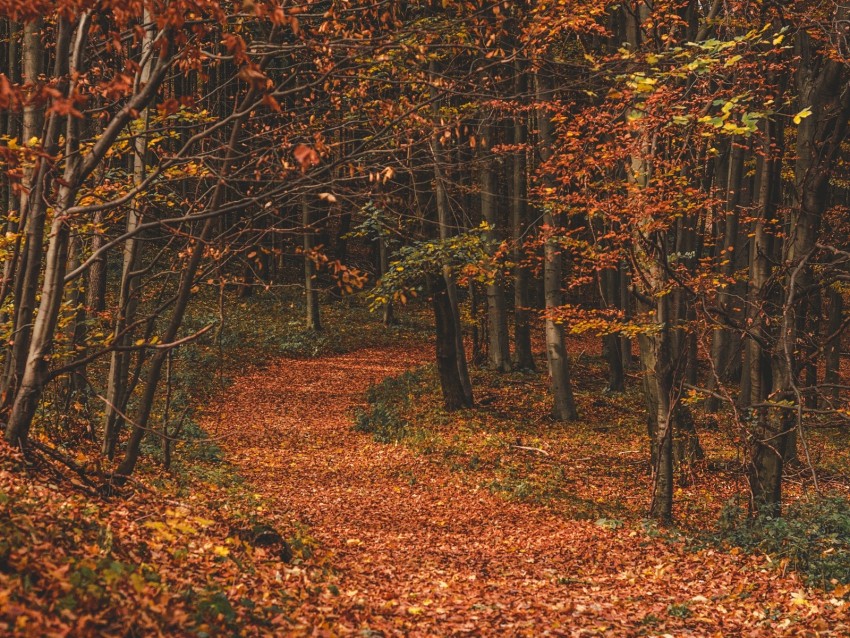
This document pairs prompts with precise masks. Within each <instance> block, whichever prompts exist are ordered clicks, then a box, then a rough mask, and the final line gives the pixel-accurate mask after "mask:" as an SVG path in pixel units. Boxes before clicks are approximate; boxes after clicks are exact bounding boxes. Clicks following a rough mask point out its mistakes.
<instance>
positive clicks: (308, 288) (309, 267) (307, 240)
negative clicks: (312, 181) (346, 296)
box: [301, 194, 322, 331]
mask: <svg viewBox="0 0 850 638" xmlns="http://www.w3.org/2000/svg"><path fill="white" fill-rule="evenodd" d="M309 197H310V195H309V194H306V195H304V196H303V198H302V199H301V223H302V225H303V226H304V295H305V296H304V300H305V305H306V308H307V315H306V322H307V330H313V331H318V330H321V329H322V321H321V317H320V316H319V291H318V287H317V285H316V262H315V261H313V258H312V253H313V238H314V232H313V212H312V211H313V207H312V204H311V202H310V200H309Z"/></svg>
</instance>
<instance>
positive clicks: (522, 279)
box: [511, 58, 536, 370]
mask: <svg viewBox="0 0 850 638" xmlns="http://www.w3.org/2000/svg"><path fill="white" fill-rule="evenodd" d="M526 90H527V82H526V75H525V72H524V70H523V68H522V61H521V60H520V59H519V58H518V59H517V61H516V62H515V63H514V93H515V94H516V95H517V96H521V95H523V94H524V93H525V92H526ZM527 141H528V116H527V115H526V114H525V113H519V114H517V115H516V116H515V117H514V121H513V143H514V145H515V146H516V147H517V148H516V150H515V151H514V154H513V161H512V165H511V176H512V178H511V186H512V188H511V226H512V229H513V259H514V264H515V266H514V359H513V365H514V367H515V368H518V369H520V370H535V369H536V366H535V364H534V353H533V352H532V349H531V317H530V314H531V313H530V306H531V295H530V292H531V290H530V287H531V274H530V273H529V271H528V268H526V267H525V265H524V263H523V262H524V261H525V260H526V254H525V248H524V246H523V244H524V241H525V239H526V233H527V231H528V225H529V222H528V174H527V170H528V166H527V164H528V162H527V161H526V150H525V145H526V143H527Z"/></svg>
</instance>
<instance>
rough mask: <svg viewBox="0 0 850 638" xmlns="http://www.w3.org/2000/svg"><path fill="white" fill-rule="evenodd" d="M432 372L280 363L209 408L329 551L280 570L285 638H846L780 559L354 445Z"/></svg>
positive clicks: (235, 458) (417, 352) (281, 506)
mask: <svg viewBox="0 0 850 638" xmlns="http://www.w3.org/2000/svg"><path fill="white" fill-rule="evenodd" d="M431 358H432V353H431V351H430V349H429V348H426V347H420V346H417V345H410V346H408V347H395V348H379V349H368V350H360V351H356V352H353V353H350V354H344V355H337V356H327V357H322V358H318V359H284V360H277V361H274V362H272V363H271V364H269V365H268V366H266V367H262V368H258V369H255V370H254V371H252V372H249V373H247V374H246V375H245V376H243V377H241V378H239V379H237V380H236V382H235V384H234V385H233V386H232V387H231V388H229V390H228V391H227V393H226V394H225V395H224V396H222V397H221V399H220V402H219V403H218V404H215V405H211V406H210V407H209V408H208V410H207V416H206V418H205V419H204V422H203V425H204V428H205V429H206V430H207V431H209V432H211V433H212V434H213V436H214V438H215V439H216V440H217V441H218V442H219V445H221V446H222V448H223V449H224V450H225V453H226V456H227V458H228V459H229V460H230V461H231V462H232V463H234V464H235V465H236V466H237V468H238V470H239V472H240V473H241V474H242V475H243V476H244V477H245V478H246V480H247V481H248V484H249V485H251V487H252V489H254V490H256V491H257V492H258V493H259V494H260V495H261V496H262V497H263V499H264V500H265V502H266V503H267V505H266V507H269V508H272V509H274V510H275V512H274V514H275V516H278V517H282V518H286V519H290V518H293V519H296V520H300V521H302V522H303V523H305V524H306V525H308V526H309V528H308V529H309V534H310V535H311V536H312V537H314V538H315V539H316V541H317V543H318V547H319V550H318V551H317V552H316V553H315V555H313V556H312V558H309V559H308V560H307V561H306V562H305V563H303V564H301V565H295V566H292V567H289V568H287V569H285V570H283V572H282V582H281V583H280V587H281V588H282V589H284V590H288V591H289V592H291V595H292V596H293V605H294V607H293V609H292V610H291V611H288V612H287V614H286V617H285V623H286V624H285V626H286V627H287V629H285V632H287V633H289V634H292V635H327V636H336V635H349V634H350V635H360V636H369V635H371V636H379V635H452V634H471V635H476V634H482V635H529V636H537V635H563V636H583V635H588V636H590V635H604V636H642V635H645V636H666V635H670V636H684V635H692V636H777V635H780V636H783V635H792V636H797V635H805V636H845V635H850V619H848V614H847V605H846V603H845V601H843V600H839V599H837V598H834V597H833V595H832V594H830V593H828V592H824V591H821V590H810V589H807V588H805V587H804V585H803V584H802V583H801V580H800V578H799V577H798V576H796V575H795V574H793V573H787V574H784V575H783V574H782V572H781V571H780V570H777V569H775V568H774V566H772V565H770V564H769V559H767V558H766V557H759V556H748V555H745V554H742V553H731V552H729V553H727V552H720V551H718V550H716V549H702V550H695V549H693V548H690V547H687V546H686V544H685V543H683V542H676V540H675V538H673V539H671V538H670V537H667V536H665V535H663V534H657V533H655V532H654V531H653V530H652V529H651V528H644V527H642V526H641V525H639V524H637V523H632V522H627V523H626V524H625V525H622V526H611V527H616V528H615V529H609V528H607V527H606V526H601V525H599V524H596V523H594V522H592V521H579V520H571V519H569V518H567V517H564V516H562V515H557V514H556V513H553V512H552V511H551V510H550V509H549V508H545V507H541V506H538V505H535V504H533V503H524V502H516V501H510V500H505V499H504V498H501V497H499V496H498V494H495V493H493V492H492V491H491V490H486V489H481V488H477V487H476V486H474V485H473V484H470V482H469V481H467V480H464V479H463V476H462V475H461V474H459V473H456V472H451V471H449V470H448V469H446V468H445V467H444V466H442V465H440V464H439V463H434V462H433V461H432V460H430V459H429V458H428V457H427V456H423V455H417V454H415V453H414V452H413V451H412V450H411V448H410V447H408V446H405V445H387V444H381V443H376V442H374V441H373V439H372V437H370V436H368V435H366V434H362V433H358V432H355V431H353V429H352V409H353V407H354V406H356V405H357V404H358V403H359V402H360V401H362V397H363V394H364V392H365V391H366V389H367V388H368V387H369V386H370V385H371V384H373V383H376V382H377V381H379V380H381V379H382V378H384V377H387V376H390V375H394V374H398V373H399V372H402V371H403V370H405V369H407V368H410V367H413V366H416V365H418V364H421V363H423V362H426V361H430V360H431ZM319 573H323V574H324V576H323V578H324V579H325V580H324V582H317V580H316V575H317V574H319ZM256 593H257V592H255V594H256Z"/></svg>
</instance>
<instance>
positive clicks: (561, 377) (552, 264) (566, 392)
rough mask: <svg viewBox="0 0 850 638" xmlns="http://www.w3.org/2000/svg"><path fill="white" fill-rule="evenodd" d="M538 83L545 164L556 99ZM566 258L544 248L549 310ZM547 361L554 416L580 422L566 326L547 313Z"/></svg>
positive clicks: (544, 80)
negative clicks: (550, 107) (549, 105)
mask: <svg viewBox="0 0 850 638" xmlns="http://www.w3.org/2000/svg"><path fill="white" fill-rule="evenodd" d="M536 80H537V101H538V108H537V130H538V135H539V137H540V155H541V160H542V163H544V164H545V162H546V161H547V160H548V159H549V158H550V157H551V155H552V143H553V136H554V133H553V127H552V121H551V115H550V113H549V111H548V109H547V108H546V106H545V103H546V102H547V101H548V100H551V98H552V93H553V90H552V86H551V83H550V81H549V79H548V77H547V76H546V74H545V73H543V72H538V73H537V75H536ZM543 223H544V224H545V225H546V226H547V227H548V228H549V229H550V231H552V230H553V229H555V228H557V227H558V226H559V225H560V224H559V220H557V219H556V218H555V215H553V213H552V209H551V208H550V207H548V206H547V207H546V208H545V209H544V212H543ZM561 276H562V255H561V247H560V246H559V245H558V243H557V241H555V240H554V239H553V238H551V237H549V238H547V240H546V243H545V245H544V263H543V281H544V283H543V285H544V288H545V297H546V310H547V311H553V310H555V309H557V308H560V307H561V305H562V303H563V302H562V298H561ZM546 358H547V361H548V362H549V377H550V382H551V389H552V396H553V399H554V404H553V406H552V417H553V418H555V419H557V420H558V421H574V420H576V419H578V410H577V409H576V404H575V399H574V398H573V389H572V381H571V379H570V361H569V357H568V355H567V345H566V338H565V336H564V327H563V326H562V325H561V324H560V323H557V322H555V321H554V320H553V319H552V318H551V317H550V316H549V315H548V313H547V316H546Z"/></svg>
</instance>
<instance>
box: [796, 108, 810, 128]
mask: <svg viewBox="0 0 850 638" xmlns="http://www.w3.org/2000/svg"><path fill="white" fill-rule="evenodd" d="M811 114H812V109H810V108H809V107H808V106H807V107H806V108H804V109H803V110H802V111H800V112H799V113H797V115H795V116H794V124H799V123H800V122H802V121H803V120H804V119H806V118H807V117H809V116H810V115H811Z"/></svg>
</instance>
